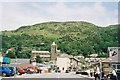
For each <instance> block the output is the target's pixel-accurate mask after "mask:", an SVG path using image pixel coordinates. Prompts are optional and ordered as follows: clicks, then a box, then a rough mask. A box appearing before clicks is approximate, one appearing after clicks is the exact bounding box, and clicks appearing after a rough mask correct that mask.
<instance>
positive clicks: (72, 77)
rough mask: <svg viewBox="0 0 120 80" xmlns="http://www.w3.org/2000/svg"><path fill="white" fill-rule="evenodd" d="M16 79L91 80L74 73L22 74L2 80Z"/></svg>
mask: <svg viewBox="0 0 120 80" xmlns="http://www.w3.org/2000/svg"><path fill="white" fill-rule="evenodd" d="M16 78H19V79H20V78H22V79H20V80H27V79H28V80H33V78H34V80H39V79H40V80H47V79H48V80H66V79H68V80H93V79H89V78H85V77H83V76H80V75H78V74H75V73H42V74H24V75H21V76H16V77H15V78H14V77H11V78H3V79H2V80H16Z"/></svg>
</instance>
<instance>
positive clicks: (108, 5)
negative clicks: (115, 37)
mask: <svg viewBox="0 0 120 80" xmlns="http://www.w3.org/2000/svg"><path fill="white" fill-rule="evenodd" d="M0 9H1V10H0V17H1V21H0V22H1V25H0V26H2V27H1V28H0V30H14V29H17V28H19V27H20V26H26V25H32V24H36V23H42V22H48V21H87V22H91V23H94V24H96V25H98V26H108V25H110V24H117V23H118V3H117V2H2V3H1V5H0Z"/></svg>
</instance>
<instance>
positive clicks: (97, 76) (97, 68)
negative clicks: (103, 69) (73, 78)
mask: <svg viewBox="0 0 120 80" xmlns="http://www.w3.org/2000/svg"><path fill="white" fill-rule="evenodd" d="M95 80H100V68H99V67H98V66H96V73H95Z"/></svg>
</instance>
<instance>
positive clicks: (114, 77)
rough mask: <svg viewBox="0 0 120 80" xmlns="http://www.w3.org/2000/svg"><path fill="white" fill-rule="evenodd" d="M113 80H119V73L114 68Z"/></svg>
mask: <svg viewBox="0 0 120 80" xmlns="http://www.w3.org/2000/svg"><path fill="white" fill-rule="evenodd" d="M112 80H118V79H117V73H116V71H115V69H114V68H113V70H112Z"/></svg>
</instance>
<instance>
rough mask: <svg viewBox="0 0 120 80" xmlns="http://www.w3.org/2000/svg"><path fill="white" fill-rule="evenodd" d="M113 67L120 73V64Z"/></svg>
mask: <svg viewBox="0 0 120 80" xmlns="http://www.w3.org/2000/svg"><path fill="white" fill-rule="evenodd" d="M112 66H113V68H115V70H116V71H117V72H120V64H113V65H112Z"/></svg>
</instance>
